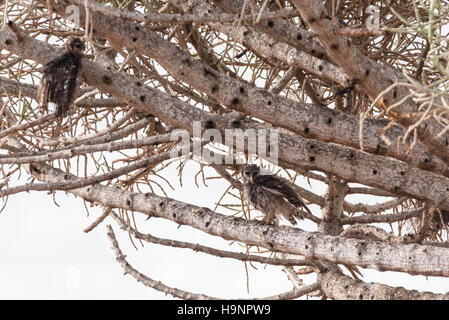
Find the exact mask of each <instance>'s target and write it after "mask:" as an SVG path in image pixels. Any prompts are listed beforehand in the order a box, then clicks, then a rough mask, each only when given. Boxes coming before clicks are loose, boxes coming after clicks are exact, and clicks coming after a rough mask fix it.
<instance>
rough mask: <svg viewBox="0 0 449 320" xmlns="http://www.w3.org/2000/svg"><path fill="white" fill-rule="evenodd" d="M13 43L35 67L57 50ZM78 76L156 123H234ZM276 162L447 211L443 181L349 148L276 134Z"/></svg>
mask: <svg viewBox="0 0 449 320" xmlns="http://www.w3.org/2000/svg"><path fill="white" fill-rule="evenodd" d="M14 39H15V37H14V35H13V34H12V32H11V31H10V30H9V29H7V28H5V29H3V30H2V31H0V48H4V49H7V50H9V51H13V52H15V53H17V54H20V55H21V56H23V57H25V58H32V59H34V60H36V61H38V62H41V63H44V62H47V61H48V60H50V59H52V58H54V57H55V56H57V55H58V54H60V52H61V50H60V49H58V48H55V47H52V46H50V45H48V44H44V43H42V42H41V41H37V40H34V39H32V38H30V37H27V36H25V35H24V36H23V40H22V41H21V42H17V41H16V40H14ZM7 40H8V41H7ZM214 72H216V71H214ZM81 75H82V76H83V78H84V80H85V81H86V82H87V83H89V84H91V85H95V86H96V87H98V88H99V89H100V90H101V91H104V92H110V93H111V94H113V95H115V96H117V97H118V98H120V99H122V100H123V101H126V102H127V103H128V104H131V105H133V106H134V107H135V108H136V109H137V110H139V111H141V112H144V113H150V114H154V115H157V116H158V117H159V118H160V119H161V120H162V121H166V122H167V123H170V124H171V125H172V126H174V127H178V128H184V129H186V130H188V131H189V132H191V133H192V132H193V126H192V124H193V121H194V120H196V121H201V123H202V124H203V125H212V126H215V127H216V128H217V129H220V130H222V131H224V129H226V128H235V123H233V124H231V122H232V121H230V120H229V119H227V118H225V117H223V116H220V115H212V114H210V113H207V112H205V111H202V110H199V109H197V108H193V107H191V106H190V105H189V104H187V103H185V102H183V101H180V100H178V99H176V98H174V97H171V96H169V95H167V94H165V93H162V92H160V91H159V90H156V89H152V88H150V87H147V86H144V85H143V84H142V83H141V82H140V81H138V80H135V79H134V78H133V77H130V76H129V75H126V74H125V73H122V72H116V71H114V72H113V71H111V70H108V69H107V68H103V67H101V66H100V65H98V64H96V63H95V62H92V61H90V60H87V59H84V60H83V68H82V70H81ZM260 92H263V91H260ZM320 110H324V109H323V108H320ZM277 114H279V113H277ZM239 125H241V126H242V127H244V126H245V123H244V122H239ZM251 127H253V128H260V127H259V124H258V123H257V122H248V124H247V125H246V128H251ZM279 160H281V161H283V162H284V163H289V164H291V165H293V166H294V165H295V164H296V165H297V164H301V166H306V167H308V168H310V169H317V170H321V171H324V172H327V173H331V174H334V175H337V176H339V177H341V178H343V179H345V180H346V181H353V182H358V183H362V184H366V185H369V186H372V187H377V188H380V189H384V190H387V191H390V192H392V193H394V194H403V195H408V196H410V197H414V198H418V199H420V198H422V199H425V200H431V201H433V202H435V203H437V204H441V207H442V208H444V209H448V210H449V188H448V187H447V186H448V185H449V179H448V178H445V177H443V176H440V175H438V174H435V173H432V172H428V171H424V170H420V169H418V168H415V167H412V166H410V165H408V164H406V163H405V162H402V161H398V160H395V159H393V158H389V157H382V156H375V155H370V154H368V153H366V152H361V151H359V150H355V149H352V148H349V147H344V146H340V145H335V144H332V143H323V142H321V141H317V140H312V139H304V138H302V137H301V136H299V135H292V134H288V133H285V132H283V131H281V132H280V133H279ZM417 181H421V182H422V183H417ZM424 182H425V183H424Z"/></svg>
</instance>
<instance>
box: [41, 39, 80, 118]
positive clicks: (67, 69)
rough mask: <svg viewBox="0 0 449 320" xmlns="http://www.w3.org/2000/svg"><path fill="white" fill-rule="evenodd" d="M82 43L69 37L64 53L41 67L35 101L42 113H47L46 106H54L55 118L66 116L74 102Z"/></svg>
mask: <svg viewBox="0 0 449 320" xmlns="http://www.w3.org/2000/svg"><path fill="white" fill-rule="evenodd" d="M83 50H84V42H83V41H81V40H80V39H79V38H72V37H70V38H69V40H68V42H67V45H66V50H65V52H64V53H63V54H62V55H61V56H60V57H58V58H56V59H54V60H52V61H50V62H49V63H47V64H46V65H45V66H44V67H43V73H44V75H43V76H42V79H41V83H40V85H39V89H38V92H37V101H38V102H39V105H40V108H41V109H42V110H43V111H45V112H46V111H48V104H49V103H53V104H55V105H56V117H57V118H59V119H61V118H62V117H64V116H66V115H67V112H68V111H69V107H70V104H71V103H72V102H73V100H74V96H75V91H76V79H77V78H78V73H79V71H80V69H81V61H82V58H83Z"/></svg>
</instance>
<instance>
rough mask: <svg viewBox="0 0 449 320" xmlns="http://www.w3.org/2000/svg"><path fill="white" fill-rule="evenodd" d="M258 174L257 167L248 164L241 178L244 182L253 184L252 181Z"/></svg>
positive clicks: (258, 169)
mask: <svg viewBox="0 0 449 320" xmlns="http://www.w3.org/2000/svg"><path fill="white" fill-rule="evenodd" d="M259 174H260V168H259V166H257V165H255V164H249V165H247V166H246V167H245V168H243V171H242V177H243V180H244V181H251V182H254V179H255V178H256V177H257V176H258V175H259Z"/></svg>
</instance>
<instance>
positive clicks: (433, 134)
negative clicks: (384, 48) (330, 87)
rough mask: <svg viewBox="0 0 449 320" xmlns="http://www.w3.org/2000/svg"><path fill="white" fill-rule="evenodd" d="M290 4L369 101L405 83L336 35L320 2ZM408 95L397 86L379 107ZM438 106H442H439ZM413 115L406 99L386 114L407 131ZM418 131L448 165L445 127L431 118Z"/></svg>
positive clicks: (334, 23)
mask: <svg viewBox="0 0 449 320" xmlns="http://www.w3.org/2000/svg"><path fill="white" fill-rule="evenodd" d="M291 2H292V3H293V4H294V5H295V6H296V8H297V9H298V11H299V12H300V13H301V17H302V18H303V19H304V20H305V21H306V22H307V24H308V25H309V26H310V28H311V30H312V31H313V32H314V33H315V34H316V35H317V36H318V39H319V40H320V42H321V43H322V45H323V47H324V48H325V49H326V52H327V53H328V55H329V57H330V58H331V59H332V61H334V62H335V63H336V64H337V65H338V66H339V67H340V68H341V70H343V71H344V73H345V74H346V76H347V77H348V78H349V79H354V80H357V88H359V89H360V90H362V91H363V92H365V93H366V94H367V95H368V96H369V97H370V98H371V100H374V99H376V98H377V96H378V95H379V94H381V93H382V92H383V91H384V90H386V89H387V88H388V87H389V86H390V85H392V84H393V83H395V82H400V83H408V80H407V79H406V78H405V76H404V75H403V74H401V73H399V72H397V71H395V70H393V69H391V68H389V67H387V66H384V65H381V64H379V63H377V62H375V61H373V60H371V59H369V58H368V57H366V56H364V55H363V54H362V52H361V51H360V50H359V49H358V48H357V46H355V45H352V41H351V40H350V39H349V38H348V37H346V36H344V35H339V34H338V33H337V32H336V30H337V29H338V28H339V23H338V22H337V21H336V20H335V19H332V18H331V17H330V16H329V14H328V13H327V10H326V8H325V7H324V5H323V2H322V0H291ZM408 95H409V90H408V88H407V87H405V86H398V87H396V88H395V89H394V90H390V91H389V92H388V93H386V94H385V95H384V96H383V98H382V103H381V104H380V107H383V108H384V109H385V110H386V109H388V107H389V106H392V105H393V104H395V103H396V102H399V101H401V100H403V99H404V98H405V97H407V96H408ZM440 105H442V104H441V103H440ZM415 112H418V105H417V104H416V103H415V102H414V101H413V100H412V99H411V98H408V99H406V100H405V101H404V102H403V103H401V104H400V105H398V106H397V107H396V108H394V110H393V111H391V112H390V113H389V114H390V115H391V116H393V117H394V118H395V119H396V120H397V121H398V122H399V123H401V124H402V125H403V126H404V127H406V128H407V127H409V126H410V125H413V124H414V122H415V121H414V119H413V117H411V114H413V113H415ZM417 129H418V137H419V140H420V141H421V143H422V144H423V145H424V146H425V147H426V148H427V149H428V150H429V151H430V152H431V153H433V154H434V155H436V156H437V157H438V158H440V159H441V160H442V161H443V162H445V163H446V164H449V132H447V131H446V132H442V131H443V130H444V126H443V125H442V124H441V123H439V122H438V121H437V120H436V119H435V118H433V117H430V118H429V119H427V120H426V121H424V122H423V123H422V124H421V125H419V126H418V127H417ZM440 133H442V134H440Z"/></svg>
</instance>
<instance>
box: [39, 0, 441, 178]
mask: <svg viewBox="0 0 449 320" xmlns="http://www.w3.org/2000/svg"><path fill="white" fill-rule="evenodd" d="M42 1H43V0H42ZM75 1H80V0H75ZM200 4H202V3H201V2H199V3H197V4H196V5H200ZM65 5H66V4H64V2H63V1H61V2H60V3H59V4H55V5H54V6H55V10H56V11H57V12H59V13H60V14H61V15H65ZM91 17H92V24H93V25H94V26H95V25H97V26H105V25H107V26H109V28H104V27H101V28H100V27H98V28H96V29H95V28H94V31H96V33H97V34H98V35H99V36H102V37H105V38H107V39H109V40H111V41H112V42H113V43H121V44H122V45H124V46H125V47H127V48H129V49H130V50H136V51H137V52H140V53H142V54H145V55H148V56H150V57H151V58H154V59H155V60H157V61H158V62H159V63H160V64H161V65H163V66H164V67H165V68H166V69H167V70H168V71H169V72H170V73H171V74H172V75H173V76H174V77H175V78H176V79H178V80H182V81H185V82H187V83H189V84H191V85H193V86H194V87H195V88H197V89H200V90H202V91H203V92H205V93H207V94H208V95H209V96H211V97H213V98H215V99H216V100H217V101H219V102H220V103H222V104H223V105H226V106H227V107H228V108H231V109H234V110H237V111H239V112H243V113H247V114H249V115H252V116H255V117H257V118H260V119H262V120H265V121H267V122H270V123H272V124H274V125H276V126H279V127H283V128H286V129H288V130H290V131H293V132H295V133H297V134H300V135H302V136H304V137H306V138H316V139H319V140H321V141H330V142H335V143H341V144H344V145H347V146H351V147H356V148H359V146H360V140H359V118H358V117H354V116H351V115H348V114H346V113H341V112H336V111H333V110H331V109H324V110H323V108H321V107H316V106H314V105H311V104H304V103H299V102H296V101H293V100H291V99H286V98H284V97H281V96H276V95H270V94H269V93H267V92H266V91H262V90H260V89H258V88H255V87H254V86H250V85H248V84H246V83H243V82H241V81H238V80H236V79H234V78H231V77H229V76H227V75H225V74H223V73H220V72H218V71H216V70H211V69H210V67H207V66H205V65H203V64H202V63H201V62H200V61H198V60H195V59H191V58H190V55H189V54H187V53H186V52H184V51H182V50H180V49H179V47H177V46H176V45H175V44H173V43H170V42H168V41H166V40H164V39H163V38H162V37H160V36H159V35H157V34H156V33H155V32H153V31H151V30H149V29H148V28H143V27H141V26H140V25H139V24H137V23H133V22H129V21H123V22H122V23H120V24H117V23H115V20H114V19H112V18H110V17H108V16H104V15H102V14H101V13H98V12H95V11H92V12H91ZM81 20H83V12H81ZM97 29H98V30H97ZM137 29H138V30H137ZM241 30H242V29H240V31H239V32H242V31H241ZM130 34H133V35H134V36H133V37H130ZM248 38H250V39H257V42H258V43H261V44H263V43H264V41H263V40H264V38H261V39H260V38H257V37H256V36H255V35H252V36H248ZM134 40H135V41H134ZM273 41H274V43H276V44H277V43H279V42H278V41H275V40H273ZM271 47H272V45H269V44H266V45H265V46H264V51H265V52H270V51H271V50H272V49H270V48H271ZM279 51H280V52H281V55H282V56H289V55H288V54H287V53H285V52H282V50H280V49H279V48H276V49H273V52H279ZM314 64H315V63H314ZM198 70H202V72H198ZM323 73H326V74H328V73H329V71H328V70H326V71H325V72H323ZM386 125H387V123H386V122H385V121H383V120H377V121H376V120H368V121H366V122H365V124H364V130H363V145H364V150H365V151H367V152H371V153H374V154H381V155H388V156H392V157H395V158H397V159H400V160H404V161H407V162H408V163H410V164H413V165H415V166H417V167H420V168H423V169H429V170H432V171H435V172H441V173H442V174H444V175H446V176H448V175H449V174H448V172H449V171H448V169H447V167H446V165H444V164H443V163H442V162H441V161H440V160H439V159H437V158H436V157H435V156H433V155H432V154H431V153H428V152H425V150H424V149H423V148H422V147H420V146H419V145H418V146H416V147H415V148H416V149H415V152H416V153H413V154H412V153H407V150H406V149H405V148H404V147H403V146H402V145H398V144H397V142H398V141H399V140H398V138H399V137H402V136H403V135H404V132H403V131H402V130H401V129H400V128H398V127H393V128H391V129H390V130H388V131H387V132H386V133H385V137H386V138H387V139H388V140H389V141H391V142H392V143H391V144H390V145H387V144H386V143H385V142H384V140H383V139H382V136H381V135H380V134H379V132H381V131H382V129H383V128H384V127H385V126H386Z"/></svg>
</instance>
